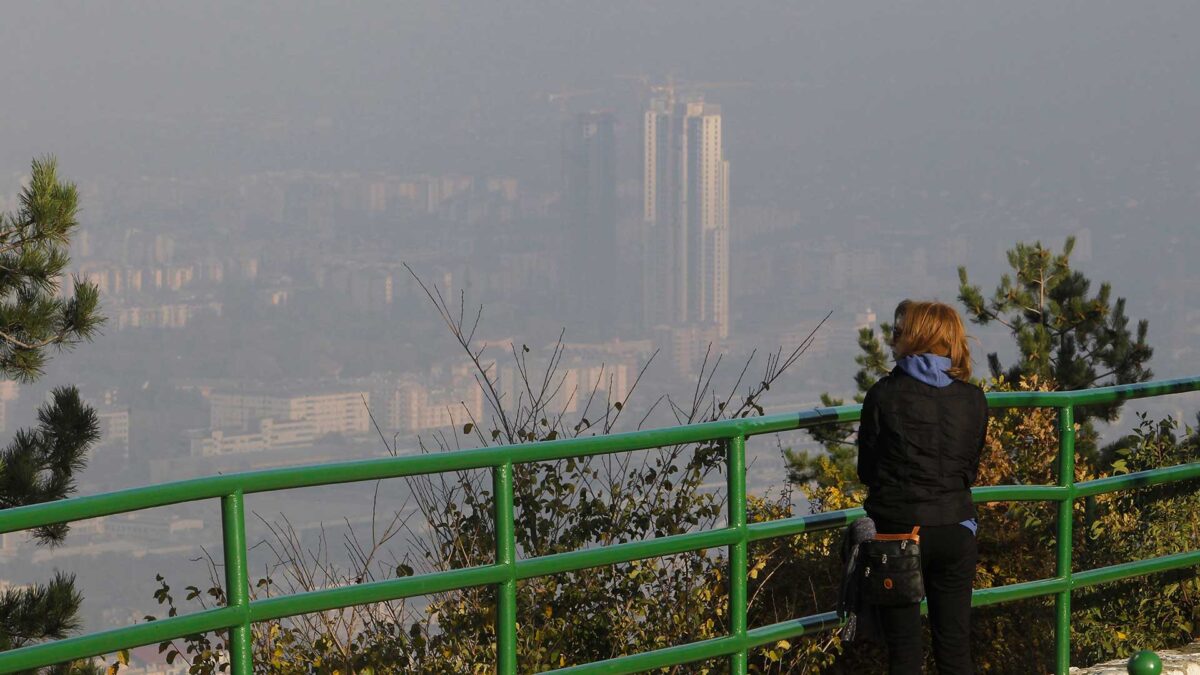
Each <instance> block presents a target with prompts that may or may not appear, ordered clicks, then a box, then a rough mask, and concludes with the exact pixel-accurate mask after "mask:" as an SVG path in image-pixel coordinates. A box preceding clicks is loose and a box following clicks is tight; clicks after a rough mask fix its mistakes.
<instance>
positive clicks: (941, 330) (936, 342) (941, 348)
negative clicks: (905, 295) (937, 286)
mask: <svg viewBox="0 0 1200 675" xmlns="http://www.w3.org/2000/svg"><path fill="white" fill-rule="evenodd" d="M899 323H900V326H899V329H898V333H899V335H898V338H897V339H896V346H895V348H896V358H903V357H905V356H911V355H913V354H936V355H938V356H945V357H948V358H949V359H950V369H949V370H947V371H946V373H947V374H949V375H950V377H953V378H954V379H956V380H963V381H966V380H969V379H971V350H970V348H968V347H967V330H966V328H964V327H963V322H962V317H960V316H959V315H958V312H957V311H956V310H955V309H954V308H953V307H951V306H950V305H947V304H945V303H941V302H908V303H907V305H906V306H905V307H904V318H903V319H902V320H901V321H900V322H899Z"/></svg>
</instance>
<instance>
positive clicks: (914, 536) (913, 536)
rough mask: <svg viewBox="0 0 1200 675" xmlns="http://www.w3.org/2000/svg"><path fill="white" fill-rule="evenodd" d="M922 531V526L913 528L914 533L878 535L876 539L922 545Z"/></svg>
mask: <svg viewBox="0 0 1200 675" xmlns="http://www.w3.org/2000/svg"><path fill="white" fill-rule="evenodd" d="M920 531H921V526H920V525H917V526H915V527H913V529H912V532H905V533H903V534H876V535H875V537H874V538H875V539H878V540H880V541H912V542H916V543H918V544H919V543H921V535H920V534H919V532H920Z"/></svg>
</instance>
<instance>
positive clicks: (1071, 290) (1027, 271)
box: [958, 237, 1154, 423]
mask: <svg viewBox="0 0 1200 675" xmlns="http://www.w3.org/2000/svg"><path fill="white" fill-rule="evenodd" d="M1074 247H1075V238H1074V237H1068V238H1067V240H1066V244H1065V245H1064V246H1063V250H1062V252H1061V253H1055V252H1053V251H1051V250H1050V249H1047V248H1046V247H1044V246H1042V243H1041V242H1035V243H1034V244H1032V245H1031V244H1025V243H1018V244H1017V245H1016V246H1015V247H1014V248H1012V249H1010V250H1009V251H1008V264H1009V266H1010V267H1012V269H1013V274H1011V275H1010V274H1005V275H1004V276H1002V277H1001V279H1000V285H999V286H997V287H996V290H995V292H994V293H993V294H992V297H991V298H990V299H986V298H984V296H983V293H982V292H981V291H980V288H979V286H973V285H971V284H970V283H969V282H968V281H967V270H966V268H965V267H959V268H958V277H959V296H958V299H959V300H960V301H961V302H962V304H963V306H964V307H965V308H966V311H967V315H968V316H969V317H970V319H971V321H973V322H974V323H977V324H979V325H982V326H986V325H988V324H990V323H992V322H993V321H994V322H996V323H999V324H1001V325H1003V326H1004V327H1005V328H1007V329H1008V330H1009V331H1010V332H1011V333H1012V336H1013V340H1014V341H1015V342H1016V344H1017V348H1018V349H1019V350H1020V359H1019V360H1018V361H1017V362H1016V363H1014V364H1012V365H1011V366H1010V367H1009V368H1007V369H1005V368H1004V367H1003V366H1002V365H1001V363H1000V359H999V357H998V356H997V355H996V354H995V353H991V354H988V366H989V367H990V369H991V371H992V376H993V377H1000V376H1004V377H1005V378H1006V379H1007V380H1009V381H1010V382H1016V381H1018V380H1019V379H1020V378H1021V377H1029V376H1034V375H1036V376H1037V378H1038V379H1039V380H1040V381H1042V382H1053V383H1055V384H1056V385H1057V387H1058V388H1059V389H1063V390H1071V389H1089V388H1091V387H1102V386H1106V385H1113V384H1129V383H1134V382H1145V381H1146V380H1149V379H1150V378H1151V377H1152V376H1153V373H1152V372H1151V371H1150V368H1149V367H1148V366H1147V364H1148V363H1149V361H1150V357H1151V356H1152V355H1153V354H1154V350H1153V348H1151V347H1150V345H1149V344H1147V343H1146V333H1147V330H1148V327H1149V325H1148V323H1147V321H1146V320H1145V319H1142V320H1141V321H1139V322H1138V324H1137V330H1136V333H1135V332H1134V331H1132V330H1130V327H1129V318H1128V317H1127V316H1126V315H1125V298H1117V299H1116V301H1115V302H1114V301H1113V299H1112V286H1111V285H1110V284H1108V283H1103V284H1101V285H1100V290H1099V292H1098V293H1096V294H1095V295H1093V296H1089V290H1090V288H1091V281H1090V280H1089V279H1088V278H1087V277H1085V276H1084V275H1083V274H1082V273H1081V272H1078V271H1076V270H1072V269H1071V260H1070V258H1071V251H1072V249H1073V248H1074ZM1120 409H1121V404H1120V403H1115V404H1112V405H1107V406H1092V407H1088V408H1081V409H1078V410H1076V413H1075V416H1076V420H1077V421H1079V422H1081V423H1086V422H1087V421H1089V420H1093V419H1102V420H1105V421H1109V422H1111V421H1113V420H1115V419H1116V417H1117V415H1118V413H1119V412H1120Z"/></svg>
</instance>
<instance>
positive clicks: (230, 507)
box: [221, 490, 254, 675]
mask: <svg viewBox="0 0 1200 675" xmlns="http://www.w3.org/2000/svg"><path fill="white" fill-rule="evenodd" d="M221 532H222V534H223V535H224V548H225V551H224V554H225V602H226V604H227V605H229V606H230V607H237V608H238V609H240V610H241V611H242V622H241V624H239V625H237V626H234V627H233V628H231V629H229V640H228V642H229V644H228V645H226V646H227V647H228V648H229V670H230V672H231V673H232V675H253V672H254V651H253V644H252V641H251V636H250V582H249V580H248V578H247V577H248V574H247V571H246V513H245V498H244V496H243V495H242V491H241V490H238V491H237V492H234V493H233V494H231V495H225V496H224V497H222V498H221Z"/></svg>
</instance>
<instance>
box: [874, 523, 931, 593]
mask: <svg viewBox="0 0 1200 675" xmlns="http://www.w3.org/2000/svg"><path fill="white" fill-rule="evenodd" d="M920 529H921V528H920V526H918V527H914V528H913V530H912V532H909V533H906V534H877V535H875V538H874V539H868V540H867V541H864V542H863V543H862V544H861V546H862V551H861V554H862V558H861V559H862V561H863V562H862V585H863V593H864V594H865V597H866V600H867V602H869V603H871V604H873V605H880V606H883V607H898V606H901V605H911V604H913V603H917V602H920V601H921V600H922V599H924V598H925V580H924V578H922V576H921V537H920V535H919V534H918V531H919V530H920Z"/></svg>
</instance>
